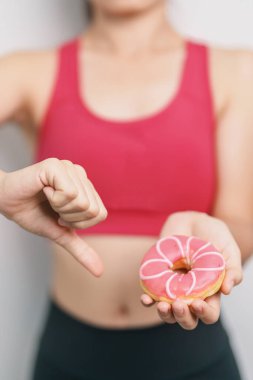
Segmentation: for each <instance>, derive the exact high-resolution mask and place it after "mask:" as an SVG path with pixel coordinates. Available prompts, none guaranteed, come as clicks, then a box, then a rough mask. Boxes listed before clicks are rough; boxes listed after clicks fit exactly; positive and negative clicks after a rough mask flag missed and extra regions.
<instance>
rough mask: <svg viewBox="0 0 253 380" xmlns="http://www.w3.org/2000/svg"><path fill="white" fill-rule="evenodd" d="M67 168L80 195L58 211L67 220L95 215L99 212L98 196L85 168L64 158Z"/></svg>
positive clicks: (72, 220) (82, 218) (79, 219)
mask: <svg viewBox="0 0 253 380" xmlns="http://www.w3.org/2000/svg"><path fill="white" fill-rule="evenodd" d="M63 163H64V164H65V166H66V170H67V172H68V174H69V176H70V177H71V178H72V181H73V182H74V183H75V185H76V188H77V189H78V196H77V197H76V199H74V200H73V202H70V203H69V204H68V205H65V207H64V208H61V209H58V210H57V211H58V213H59V214H60V215H61V217H62V219H63V220H65V221H66V222H75V221H81V220H84V219H85V220H87V219H90V218H93V217H95V216H96V215H97V214H98V212H99V207H98V204H97V201H96V197H95V196H94V195H93V191H92V189H91V187H90V185H89V182H90V181H89V180H88V178H87V176H86V172H85V170H84V169H82V170H79V169H78V168H77V167H80V168H81V166H79V165H74V164H73V163H72V162H71V161H68V160H63Z"/></svg>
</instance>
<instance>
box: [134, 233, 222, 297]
mask: <svg viewBox="0 0 253 380" xmlns="http://www.w3.org/2000/svg"><path fill="white" fill-rule="evenodd" d="M224 276H225V260H224V257H223V255H222V254H221V253H220V252H219V251H218V250H217V248H215V247H214V246H213V245H212V244H211V243H210V242H206V241H204V240H201V239H199V238H198V237H195V236H183V235H172V236H167V237H163V238H161V239H159V240H158V241H157V242H156V243H155V244H154V245H153V246H152V247H151V248H150V249H149V251H148V252H147V253H146V254H145V255H144V257H143V259H142V262H141V265H140V269H139V277H140V284H141V287H142V289H143V290H144V292H145V293H146V294H148V295H149V296H150V297H151V298H152V299H153V300H155V301H166V302H169V303H172V302H174V301H175V300H176V299H183V300H184V301H185V302H186V303H188V304H190V303H191V302H192V301H193V300H194V299H196V298H200V299H205V298H206V297H209V296H211V295H212V294H215V293H216V292H218V290H219V289H220V287H221V284H222V281H223V279H224Z"/></svg>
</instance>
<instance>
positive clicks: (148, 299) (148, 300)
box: [140, 294, 155, 307]
mask: <svg viewBox="0 0 253 380" xmlns="http://www.w3.org/2000/svg"><path fill="white" fill-rule="evenodd" d="M140 300H141V303H142V304H143V306H147V307H149V306H152V305H154V304H155V301H154V300H153V299H152V298H151V297H150V296H149V295H148V294H142V295H141V298H140Z"/></svg>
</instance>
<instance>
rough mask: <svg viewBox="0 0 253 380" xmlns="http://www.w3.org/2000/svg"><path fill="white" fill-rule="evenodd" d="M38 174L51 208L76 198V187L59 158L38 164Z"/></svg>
mask: <svg viewBox="0 0 253 380" xmlns="http://www.w3.org/2000/svg"><path fill="white" fill-rule="evenodd" d="M38 176H39V179H40V181H41V182H42V183H43V186H44V187H43V192H44V194H45V195H46V197H47V199H48V201H49V203H50V205H51V207H52V208H54V209H55V208H56V207H62V206H64V205H65V204H67V203H69V202H70V201H72V200H73V199H75V198H76V196H77V194H78V190H77V187H76V185H75V183H74V182H73V181H72V179H71V177H70V176H69V174H68V172H67V170H66V167H65V166H64V164H63V163H62V162H61V161H60V160H57V159H48V160H45V161H44V162H43V164H41V166H40V171H39V174H38Z"/></svg>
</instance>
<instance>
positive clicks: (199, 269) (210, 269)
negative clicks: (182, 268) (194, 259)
mask: <svg viewBox="0 0 253 380" xmlns="http://www.w3.org/2000/svg"><path fill="white" fill-rule="evenodd" d="M224 269H225V265H223V266H222V267H218V268H193V269H192V271H195V270H196V271H205V270H206V271H216V270H218V271H222V270H224Z"/></svg>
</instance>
